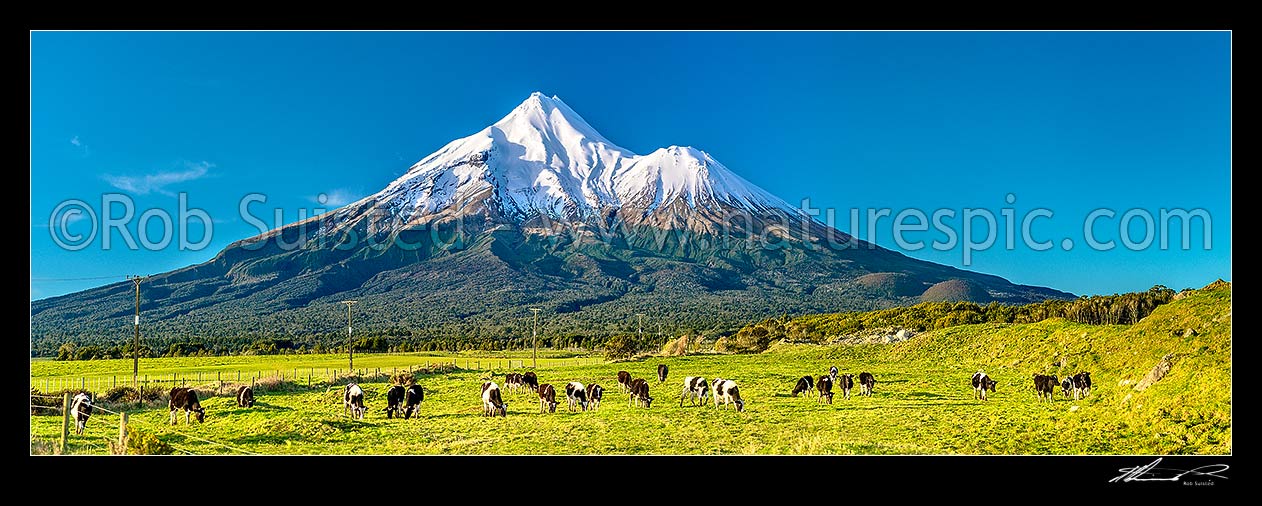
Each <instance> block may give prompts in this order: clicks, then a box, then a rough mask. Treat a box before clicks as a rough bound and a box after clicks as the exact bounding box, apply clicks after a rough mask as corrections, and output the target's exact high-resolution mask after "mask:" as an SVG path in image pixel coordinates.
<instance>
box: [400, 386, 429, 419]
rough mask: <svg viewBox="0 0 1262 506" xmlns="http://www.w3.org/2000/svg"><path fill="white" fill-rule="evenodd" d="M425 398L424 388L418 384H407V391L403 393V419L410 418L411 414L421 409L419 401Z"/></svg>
mask: <svg viewBox="0 0 1262 506" xmlns="http://www.w3.org/2000/svg"><path fill="white" fill-rule="evenodd" d="M424 400H425V390H424V389H422V388H421V386H420V385H410V386H408V390H407V392H405V393H404V394H403V419H404V420H407V419H409V418H412V415H413V414H415V413H417V412H418V411H420V410H421V402H422V401H424Z"/></svg>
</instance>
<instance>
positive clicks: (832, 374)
mask: <svg viewBox="0 0 1262 506" xmlns="http://www.w3.org/2000/svg"><path fill="white" fill-rule="evenodd" d="M838 372H840V371H838V370H837V366H835V365H834V366H832V367H829V368H828V376H829V377H831V378H832V379H833V381H837V373H838Z"/></svg>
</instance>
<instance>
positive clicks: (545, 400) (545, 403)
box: [539, 383, 557, 413]
mask: <svg viewBox="0 0 1262 506" xmlns="http://www.w3.org/2000/svg"><path fill="white" fill-rule="evenodd" d="M545 411H547V412H548V413H556V412H557V391H556V389H555V388H552V384H551V383H544V384H542V385H539V412H540V413H543V412H545Z"/></svg>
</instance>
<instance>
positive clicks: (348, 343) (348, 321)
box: [342, 300, 359, 372]
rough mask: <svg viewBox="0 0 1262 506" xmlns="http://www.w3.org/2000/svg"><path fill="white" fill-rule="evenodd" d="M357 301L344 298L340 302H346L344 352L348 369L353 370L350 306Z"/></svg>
mask: <svg viewBox="0 0 1262 506" xmlns="http://www.w3.org/2000/svg"><path fill="white" fill-rule="evenodd" d="M357 303H359V301H357V300H344V301H342V304H346V352H347V356H348V357H349V360H350V368H349V369H348V370H349V371H352V372H353V371H355V341H352V340H351V336H352V335H353V331H352V330H351V329H352V327H351V306H354V305H355V304H357Z"/></svg>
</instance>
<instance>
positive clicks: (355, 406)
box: [342, 383, 364, 420]
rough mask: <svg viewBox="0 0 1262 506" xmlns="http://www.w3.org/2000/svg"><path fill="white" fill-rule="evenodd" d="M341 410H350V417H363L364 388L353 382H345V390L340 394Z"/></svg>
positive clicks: (360, 418)
mask: <svg viewBox="0 0 1262 506" xmlns="http://www.w3.org/2000/svg"><path fill="white" fill-rule="evenodd" d="M342 407H343V408H344V409H343V410H342V411H343V412H345V411H350V412H351V418H355V419H359V420H363V419H364V389H362V388H359V385H356V384H354V383H347V384H346V391H345V392H344V393H343V394H342Z"/></svg>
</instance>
